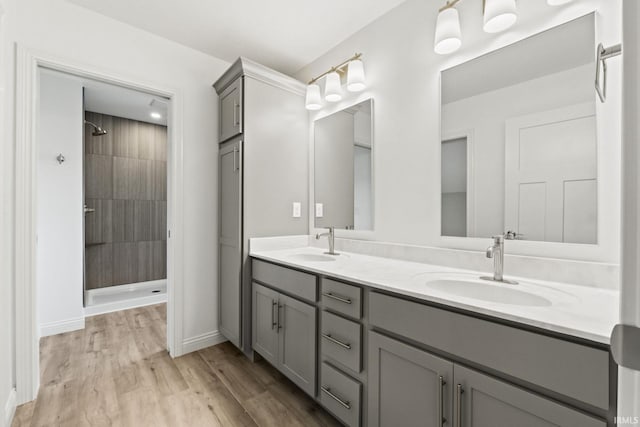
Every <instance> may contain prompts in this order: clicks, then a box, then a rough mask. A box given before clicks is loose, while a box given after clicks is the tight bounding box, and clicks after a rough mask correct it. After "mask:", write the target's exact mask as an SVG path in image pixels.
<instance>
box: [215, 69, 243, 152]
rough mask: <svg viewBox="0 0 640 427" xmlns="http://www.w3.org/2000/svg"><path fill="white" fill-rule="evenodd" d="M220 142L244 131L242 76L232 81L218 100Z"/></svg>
mask: <svg viewBox="0 0 640 427" xmlns="http://www.w3.org/2000/svg"><path fill="white" fill-rule="evenodd" d="M218 108H219V109H220V121H219V122H220V123H219V129H220V142H223V141H226V140H227V139H229V138H231V137H234V136H236V135H238V134H239V133H242V77H238V78H237V79H236V81H234V82H233V83H231V85H229V87H227V88H226V89H225V90H224V91H223V92H222V93H221V94H220V99H219V101H218Z"/></svg>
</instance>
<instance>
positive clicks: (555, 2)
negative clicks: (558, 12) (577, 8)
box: [547, 0, 573, 6]
mask: <svg viewBox="0 0 640 427" xmlns="http://www.w3.org/2000/svg"><path fill="white" fill-rule="evenodd" d="M572 1H573V0H547V4H549V5H551V6H560V5H561V4H567V3H571V2H572Z"/></svg>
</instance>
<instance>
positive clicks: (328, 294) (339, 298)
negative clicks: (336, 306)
mask: <svg viewBox="0 0 640 427" xmlns="http://www.w3.org/2000/svg"><path fill="white" fill-rule="evenodd" d="M322 295H324V296H325V297H327V298H331V299H334V300H336V301H340V302H343V303H345V304H351V302H352V301H351V299H349V298H345V297H341V296H338V295H334V294H332V293H331V292H325V293H323V294H322Z"/></svg>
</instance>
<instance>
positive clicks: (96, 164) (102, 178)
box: [84, 154, 114, 199]
mask: <svg viewBox="0 0 640 427" xmlns="http://www.w3.org/2000/svg"><path fill="white" fill-rule="evenodd" d="M113 173H114V161H113V158H112V157H111V156H103V155H97V154H87V155H86V156H85V173H84V176H85V197H87V198H90V199H112V198H113Z"/></svg>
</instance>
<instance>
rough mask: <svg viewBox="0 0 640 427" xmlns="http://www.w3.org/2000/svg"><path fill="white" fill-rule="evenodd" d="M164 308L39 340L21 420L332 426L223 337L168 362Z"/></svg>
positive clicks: (115, 316)
mask: <svg viewBox="0 0 640 427" xmlns="http://www.w3.org/2000/svg"><path fill="white" fill-rule="evenodd" d="M165 337H166V306H165V304H160V305H154V306H149V307H142V308H137V309H133V310H126V311H119V312H116V313H110V314H105V315H101V316H95V317H91V318H88V319H87V322H86V328H85V329H84V330H82V331H76V332H70V333H66V334H61V335H55V336H51V337H45V338H43V339H42V340H41V342H40V369H41V373H40V375H41V386H40V391H39V393H38V398H37V399H36V400H35V401H33V402H30V403H27V404H26V405H22V406H20V407H19V408H18V410H17V412H16V416H15V419H14V422H13V426H14V427H18V426H34V427H36V426H38V427H39V426H136V427H138V426H153V427H161V426H171V427H175V426H190V427H192V426H274V427H280V426H338V425H340V424H339V423H338V422H337V421H336V420H335V419H334V418H333V417H331V415H329V414H328V413H327V412H326V411H325V410H324V409H322V408H321V407H320V406H318V405H317V404H316V403H315V402H314V401H313V400H312V399H311V398H310V397H308V396H307V395H306V394H304V393H303V392H302V391H300V390H299V389H298V388H297V387H296V386H295V385H294V384H293V383H291V382H290V381H289V380H288V379H286V378H285V377H284V376H283V375H282V374H280V373H279V372H278V371H276V370H275V369H274V368H273V367H271V366H270V365H269V364H267V363H266V362H264V361H260V362H258V363H252V362H250V361H249V360H248V359H247V358H245V357H244V356H243V355H242V354H241V353H240V351H238V350H237V349H236V348H235V347H234V346H233V345H231V344H229V343H223V344H220V345H217V346H215V347H209V348H207V349H204V350H201V351H198V352H195V353H191V354H188V355H186V356H183V357H180V358H177V359H172V358H171V357H170V356H169V355H168V353H167V351H166V346H165V341H166V338H165Z"/></svg>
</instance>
